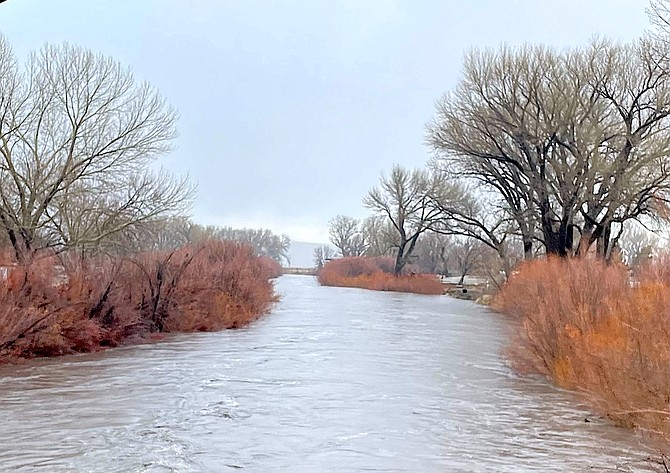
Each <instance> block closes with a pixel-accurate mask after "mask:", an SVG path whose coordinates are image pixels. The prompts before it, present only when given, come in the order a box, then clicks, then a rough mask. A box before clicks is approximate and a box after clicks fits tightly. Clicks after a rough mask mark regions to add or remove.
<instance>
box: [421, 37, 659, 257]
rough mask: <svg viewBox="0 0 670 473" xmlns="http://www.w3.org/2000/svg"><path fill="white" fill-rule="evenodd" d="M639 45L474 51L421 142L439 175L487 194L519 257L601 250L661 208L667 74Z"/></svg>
mask: <svg viewBox="0 0 670 473" xmlns="http://www.w3.org/2000/svg"><path fill="white" fill-rule="evenodd" d="M654 50H655V49H654V48H653V47H652V44H651V42H650V40H641V41H638V42H635V43H633V44H630V45H622V44H613V43H610V42H607V41H596V42H594V43H592V44H591V45H590V46H589V47H588V48H585V49H578V50H573V51H565V52H561V53H558V52H556V51H553V50H551V49H548V48H544V47H531V46H525V47H522V48H519V49H510V48H507V47H503V48H501V49H499V50H497V51H491V50H489V51H485V52H479V51H473V52H471V53H470V54H469V55H468V56H467V58H466V61H465V71H464V76H463V78H462V80H461V82H460V84H459V86H458V87H457V89H456V90H455V91H453V92H452V93H449V94H447V95H446V96H445V97H444V98H443V99H442V100H441V102H440V104H439V106H438V114H437V117H436V119H435V120H434V121H433V123H432V124H431V125H429V140H430V142H431V144H432V145H433V146H434V148H435V149H436V150H438V151H439V152H440V153H441V155H440V156H439V158H438V160H439V161H440V163H441V166H442V168H443V169H445V170H446V171H448V172H451V173H452V174H454V175H458V176H461V177H464V178H466V179H470V180H474V181H476V182H477V183H479V184H480V185H481V184H483V185H484V186H485V187H486V188H488V189H490V190H492V191H494V192H495V193H497V195H498V196H499V197H500V199H501V200H502V201H503V202H504V203H505V206H504V208H505V211H506V212H507V214H508V215H509V218H510V220H511V221H513V222H514V223H515V225H516V227H517V231H518V233H519V234H520V235H521V237H522V239H523V242H524V249H525V253H526V255H530V254H532V251H531V246H532V242H533V240H534V238H535V235H536V229H539V230H540V232H541V235H542V238H541V240H542V243H543V245H544V246H545V248H546V251H547V253H551V254H558V255H562V256H565V255H569V254H574V253H577V254H585V253H586V252H587V251H588V249H589V248H590V247H591V246H592V245H593V244H594V243H595V242H599V244H598V252H599V253H600V254H601V255H603V256H606V255H608V254H610V253H611V243H612V238H611V228H612V224H614V223H623V222H624V221H626V220H628V219H632V218H639V217H640V216H641V215H644V214H649V213H654V212H657V211H658V210H659V208H660V207H663V206H664V205H665V202H666V201H667V198H668V189H669V182H670V179H669V177H670V174H669V172H670V168H669V164H670V163H669V161H668V160H669V158H668V156H670V153H669V152H668V147H669V145H670V133H668V125H669V123H668V113H669V112H670V94H669V93H668V90H669V85H670V81H669V80H668V79H669V77H668V73H667V72H666V70H665V68H664V67H662V66H661V65H660V63H659V61H658V57H657V56H656V55H655V54H653V52H654Z"/></svg>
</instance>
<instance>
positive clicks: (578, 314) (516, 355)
mask: <svg viewBox="0 0 670 473" xmlns="http://www.w3.org/2000/svg"><path fill="white" fill-rule="evenodd" d="M668 274H670V271H668V268H661V267H650V268H648V269H647V270H646V271H645V272H644V273H643V274H641V275H640V276H639V283H637V284H633V283H631V280H630V278H629V275H628V271H627V270H626V269H625V268H624V267H622V266H616V265H606V264H605V263H603V262H600V261H595V260H590V259H589V260H586V259H585V260H560V259H553V258H552V259H545V260H537V261H532V262H529V263H526V264H524V265H522V266H521V267H520V268H519V270H518V272H517V273H516V274H515V275H513V276H512V277H511V278H510V280H509V281H508V283H507V284H506V285H505V286H504V287H503V290H502V291H501V292H500V294H499V295H498V296H497V298H496V300H495V302H494V307H495V308H497V309H498V310H500V311H502V312H503V313H505V314H507V315H509V316H510V318H511V319H512V322H513V327H514V328H515V330H513V331H512V335H511V343H510V347H509V353H510V356H511V359H512V361H513V364H514V365H515V366H516V367H517V368H518V369H520V370H522V371H530V372H536V373H541V374H545V375H547V376H549V377H551V378H552V379H553V380H554V381H555V382H556V383H557V384H559V385H560V386H563V387H566V388H571V389H575V390H579V391H581V392H583V393H585V395H586V396H587V397H588V398H589V400H590V401H592V403H593V404H594V406H595V407H596V408H597V409H599V410H600V411H601V412H603V413H604V414H606V415H607V416H608V417H610V418H611V419H613V420H614V421H616V422H617V423H619V424H621V425H626V426H630V427H635V428H640V429H645V430H647V431H651V432H654V433H656V434H660V435H667V434H670V382H669V381H668V380H670V279H668V278H667V275H668Z"/></svg>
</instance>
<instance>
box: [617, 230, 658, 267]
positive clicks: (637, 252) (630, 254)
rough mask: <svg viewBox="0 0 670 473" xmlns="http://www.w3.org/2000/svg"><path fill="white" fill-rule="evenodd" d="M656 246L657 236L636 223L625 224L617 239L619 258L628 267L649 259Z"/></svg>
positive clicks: (638, 264)
mask: <svg viewBox="0 0 670 473" xmlns="http://www.w3.org/2000/svg"><path fill="white" fill-rule="evenodd" d="M631 223H632V222H631ZM658 246H659V239H658V237H657V236H656V235H654V234H653V233H652V232H650V231H649V230H647V229H645V228H644V227H643V226H641V225H637V224H635V225H632V224H631V225H627V226H626V228H624V230H623V232H622V234H621V238H619V240H618V247H619V249H620V251H621V259H622V260H623V262H624V263H625V264H626V265H627V266H628V267H629V268H634V267H636V266H640V265H642V264H644V263H646V262H647V261H649V259H650V258H651V257H652V256H653V255H654V253H655V252H656V250H657V248H658Z"/></svg>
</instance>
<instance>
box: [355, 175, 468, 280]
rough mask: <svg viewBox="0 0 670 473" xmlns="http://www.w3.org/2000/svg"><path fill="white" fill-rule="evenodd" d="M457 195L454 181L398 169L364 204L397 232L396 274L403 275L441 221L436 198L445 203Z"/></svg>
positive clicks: (373, 191) (374, 189)
mask: <svg viewBox="0 0 670 473" xmlns="http://www.w3.org/2000/svg"><path fill="white" fill-rule="evenodd" d="M457 191H458V188H457V187H455V186H453V185H452V183H451V182H450V181H448V180H443V179H441V178H440V177H439V176H437V175H435V174H432V173H430V172H428V171H426V170H413V171H410V170H408V169H406V168H404V167H402V166H398V165H396V166H393V168H392V169H391V172H390V174H389V175H388V176H382V178H381V181H380V185H379V186H378V187H374V188H373V189H372V190H370V192H369V193H368V195H367V196H366V197H365V199H364V200H363V204H364V205H365V206H366V207H368V208H369V209H372V210H373V211H375V212H376V213H377V214H379V215H384V216H385V217H386V218H387V219H388V220H389V221H390V222H391V224H392V225H393V228H394V229H395V232H396V237H397V240H396V250H397V251H396V261H395V265H394V268H393V272H394V274H396V275H398V274H400V273H401V272H402V270H403V268H404V267H405V265H406V264H407V263H408V262H409V260H410V257H411V255H412V252H413V251H414V248H415V246H416V243H417V241H418V239H419V237H420V236H421V235H422V234H423V233H425V232H427V231H429V230H431V229H432V228H434V227H435V226H436V225H438V224H439V223H440V221H441V211H440V209H439V208H437V207H436V206H435V205H434V201H433V198H432V196H434V195H436V194H438V193H439V194H440V195H441V196H442V200H443V201H446V200H447V198H448V197H447V196H451V198H452V199H457V198H458V195H457Z"/></svg>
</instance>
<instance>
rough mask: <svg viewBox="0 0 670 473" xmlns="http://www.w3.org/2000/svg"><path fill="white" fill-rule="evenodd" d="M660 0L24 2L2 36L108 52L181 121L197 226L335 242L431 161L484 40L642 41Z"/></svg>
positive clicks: (12, 8) (180, 153)
mask: <svg viewBox="0 0 670 473" xmlns="http://www.w3.org/2000/svg"><path fill="white" fill-rule="evenodd" d="M647 3H648V2H647V1H646V0H635V1H626V0H617V1H605V0H595V1H591V2H583V1H577V0H562V1H556V2H542V3H540V2H536V1H531V0H516V1H510V2H504V3H502V2H495V1H493V0H482V1H478V2H456V1H445V2H441V1H437V0H431V1H424V2H420V4H419V3H418V2H410V1H407V0H404V1H401V0H398V1H392V0H389V1H383V0H370V1H366V2H359V1H355V0H341V1H336V2H304V1H303V2H300V1H283V2H271V1H259V0H251V1H244V2H242V1H239V2H232V1H214V0H210V1H204V0H203V1H194V2H188V3H187V2H175V1H158V0H147V1H144V2H141V4H140V3H139V2H130V1H127V2H118V1H117V2H112V1H110V0H100V1H97V2H86V1H84V0H68V1H61V2H40V1H38V0H10V1H9V2H6V3H3V4H2V5H0V33H2V34H4V35H5V36H6V38H7V40H8V41H9V43H10V44H11V45H12V46H13V47H14V49H15V52H16V53H17V56H18V57H19V58H20V59H21V60H23V59H25V58H26V57H27V55H28V54H29V53H30V51H34V50H37V49H39V48H40V47H41V46H42V45H43V44H44V43H46V42H49V43H55V44H59V43H62V42H64V41H67V42H69V43H72V44H76V45H79V46H82V47H86V48H89V49H91V50H93V51H95V52H102V53H104V54H106V55H109V56H111V57H113V58H115V59H116V60H118V61H120V62H121V63H122V64H123V65H124V66H125V65H127V66H129V67H130V68H131V69H132V70H133V71H134V73H135V75H136V76H137V77H138V78H139V79H143V80H147V81H149V82H150V83H151V84H153V85H154V86H156V87H157V88H158V89H159V90H160V91H161V93H162V94H163V95H164V96H165V97H166V98H167V100H168V101H169V102H170V104H172V105H173V106H174V107H175V108H176V109H177V110H178V111H179V112H180V115H181V118H180V120H179V125H178V127H179V131H180V136H179V137H178V138H177V140H176V142H175V150H174V151H173V152H172V153H171V154H169V155H168V156H166V157H165V158H163V159H161V163H162V164H163V165H164V167H165V168H166V169H168V170H170V171H171V172H174V173H176V174H180V175H181V174H189V175H190V176H191V177H192V179H193V181H194V182H195V183H196V184H197V185H198V196H197V198H196V201H195V205H194V208H193V214H192V215H193V219H194V220H195V221H196V222H198V223H202V224H211V225H220V226H232V227H248V228H258V227H264V228H269V229H271V230H273V231H274V232H277V233H286V234H288V235H289V236H290V237H291V238H292V239H293V240H296V241H303V242H319V243H326V242H327V241H328V236H327V224H328V220H329V219H330V218H332V217H333V216H335V215H336V214H347V215H351V216H353V217H359V218H361V217H364V216H366V215H368V213H367V211H366V210H365V209H364V208H363V206H362V204H361V199H362V197H363V196H364V195H365V193H366V192H367V190H368V189H369V188H370V187H371V186H373V185H375V184H376V183H377V181H378V179H379V176H380V173H381V172H384V171H387V170H388V169H390V167H391V166H392V165H393V164H394V163H401V164H403V165H405V166H409V167H413V166H422V165H423V164H424V163H425V161H426V160H427V158H428V157H429V151H428V149H427V148H426V147H425V146H424V144H423V143H424V125H425V123H426V122H428V121H429V120H430V119H431V118H432V116H433V113H434V104H435V102H436V100H437V99H438V98H439V97H440V96H441V95H442V94H443V93H445V92H446V91H448V90H450V89H452V88H453V87H454V86H455V85H456V81H457V80H458V77H459V74H460V71H461V62H462V57H463V54H464V53H465V52H466V51H467V50H469V49H470V48H472V47H480V48H484V47H497V46H498V45H500V44H501V43H507V44H509V45H513V46H514V45H520V44H523V43H542V44H546V45H551V46H555V47H558V48H563V47H567V46H576V45H581V44H585V43H586V42H588V40H589V39H590V38H592V37H593V35H594V33H596V34H598V35H603V36H607V37H610V38H612V39H615V40H620V41H629V40H632V39H634V38H636V37H638V36H639V35H641V34H642V33H643V31H644V29H645V28H647V27H648V20H647V17H646V14H645V8H646V6H647Z"/></svg>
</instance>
